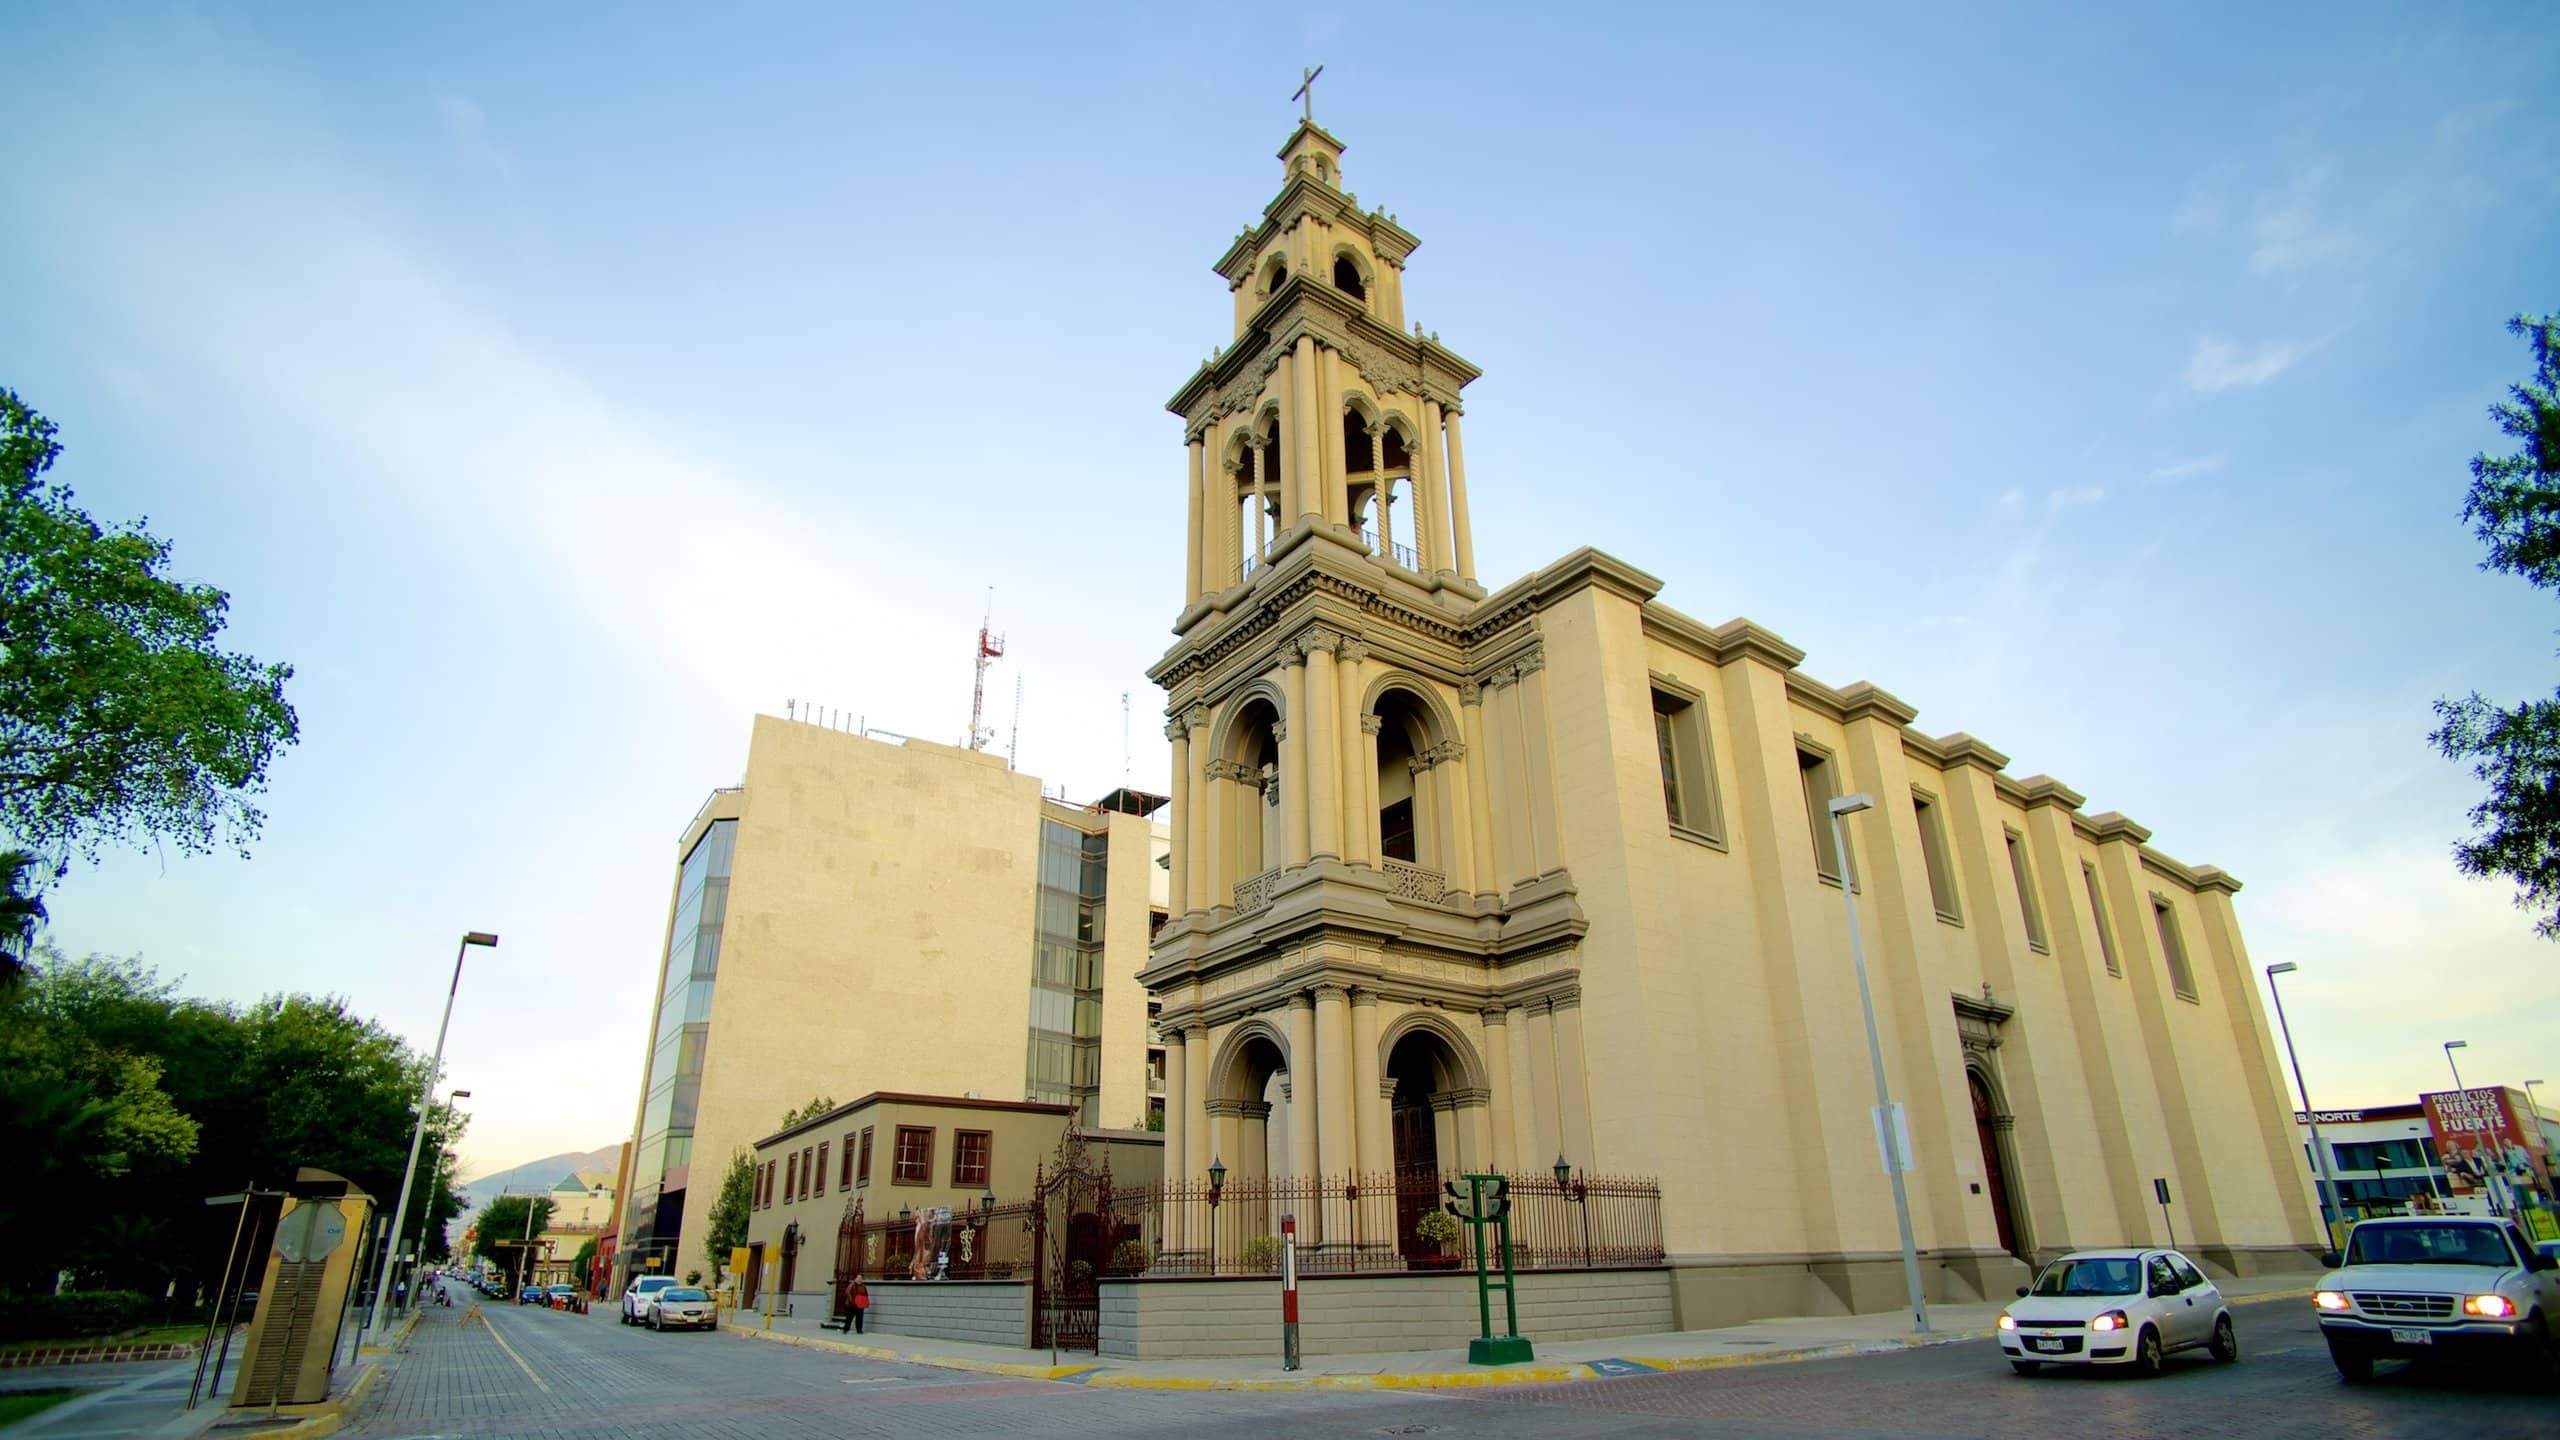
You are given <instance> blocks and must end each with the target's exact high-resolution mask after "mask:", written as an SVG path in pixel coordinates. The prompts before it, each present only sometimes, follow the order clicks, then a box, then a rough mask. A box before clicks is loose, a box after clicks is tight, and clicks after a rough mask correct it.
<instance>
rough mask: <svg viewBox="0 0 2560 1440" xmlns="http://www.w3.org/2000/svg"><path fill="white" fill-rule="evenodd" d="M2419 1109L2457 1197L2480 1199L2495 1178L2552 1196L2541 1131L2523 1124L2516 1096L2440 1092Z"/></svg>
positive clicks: (2500, 1091) (2492, 1090)
mask: <svg viewBox="0 0 2560 1440" xmlns="http://www.w3.org/2000/svg"><path fill="white" fill-rule="evenodd" d="M2418 1103H2419V1104H2421V1105H2423V1106H2425V1107H2426V1111H2427V1128H2428V1130H2430V1131H2432V1132H2433V1133H2434V1136H2435V1142H2436V1154H2437V1155H2438V1156H2439V1157H2440V1158H2441V1160H2442V1163H2443V1165H2444V1173H2445V1180H2446V1183H2447V1186H2448V1188H2450V1189H2451V1190H2452V1191H2453V1193H2454V1194H2456V1195H2475V1194H2478V1193H2480V1192H2481V1191H2483V1190H2485V1189H2488V1188H2489V1187H2488V1183H2487V1182H2488V1180H2489V1177H2491V1176H2493V1175H2503V1176H2505V1177H2506V1179H2507V1182H2508V1184H2509V1185H2510V1186H2512V1187H2517V1188H2524V1189H2533V1190H2540V1191H2542V1192H2543V1193H2545V1194H2549V1193H2550V1190H2551V1168H2550V1159H2549V1157H2548V1156H2546V1155H2545V1154H2544V1153H2543V1149H2542V1127H2541V1126H2539V1125H2526V1124H2523V1123H2522V1122H2521V1121H2520V1119H2519V1118H2518V1107H2517V1106H2516V1104H2515V1100H2514V1094H2513V1092H2512V1091H2509V1090H2507V1089H2505V1088H2504V1087H2501V1086H2488V1087H2484V1088H2482V1089H2478V1090H2438V1091H2435V1092H2433V1093H2431V1094H2426V1095H2421V1096H2419V1097H2418Z"/></svg>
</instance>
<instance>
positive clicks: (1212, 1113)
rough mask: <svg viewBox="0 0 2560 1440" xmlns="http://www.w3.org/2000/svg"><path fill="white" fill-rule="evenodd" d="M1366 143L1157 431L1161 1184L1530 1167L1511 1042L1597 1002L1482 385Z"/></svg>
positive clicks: (1280, 231)
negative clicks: (1163, 1070)
mask: <svg viewBox="0 0 2560 1440" xmlns="http://www.w3.org/2000/svg"><path fill="white" fill-rule="evenodd" d="M1345 149H1346V147H1345V146H1344V145H1343V143H1342V141H1341V140H1339V139H1338V138H1336V137H1335V136H1334V135H1332V134H1331V133H1330V132H1328V131H1326V130H1325V129H1323V128H1322V127H1321V126H1318V125H1317V124H1316V123H1315V122H1314V120H1313V119H1312V117H1310V118H1306V119H1303V120H1302V121H1301V122H1300V123H1299V124H1298V125H1297V127H1296V128H1295V129H1294V130H1292V131H1291V132H1290V134H1289V137H1288V139H1287V140H1286V142H1284V143H1283V144H1282V145H1281V147H1280V150H1279V154H1278V159H1279V161H1280V171H1281V173H1280V189H1279V193H1278V194H1277V195H1275V196H1274V197H1273V198H1272V199H1271V201H1270V202H1269V203H1268V204H1266V205H1265V206H1264V207H1263V210H1262V214H1261V216H1260V217H1259V219H1257V220H1256V221H1254V222H1253V223H1250V224H1247V225H1246V226H1244V227H1243V228H1242V229H1241V230H1240V231H1239V232H1238V233H1237V235H1236V236H1235V237H1234V239H1233V240H1232V241H1230V242H1229V244H1228V245H1227V247H1226V250H1225V252H1224V253H1223V254H1222V255H1220V256H1219V257H1218V260H1217V263H1216V265H1215V267H1214V268H1215V269H1216V270H1217V272H1218V275H1219V277H1220V278H1222V279H1223V280H1225V281H1226V283H1227V289H1228V292H1229V294H1230V295H1231V296H1232V297H1233V302H1234V303H1233V321H1232V324H1233V330H1232V333H1231V334H1230V335H1229V336H1228V337H1227V338H1226V340H1225V341H1224V343H1222V344H1219V345H1217V346H1216V347H1215V348H1213V349H1212V350H1211V351H1210V353H1209V355H1208V357H1207V358H1206V359H1205V360H1204V361H1203V362H1202V363H1201V365H1200V367H1199V368H1198V369H1197V370H1195V371H1194V372H1193V373H1192V374H1191V376H1190V378H1189V379H1187V380H1185V381H1184V382H1183V384H1182V387H1181V388H1180V389H1179V390H1178V391H1176V392H1175V394H1174V396H1173V398H1172V400H1171V401H1170V402H1168V404H1167V407H1166V408H1168V409H1170V410H1171V411H1172V412H1173V413H1174V414H1175V415H1177V416H1180V417H1181V419H1182V424H1183V439H1184V442H1185V445H1186V452H1187V453H1186V462H1185V471H1184V473H1185V476H1186V487H1185V500H1184V506H1185V510H1186V512H1187V516H1188V524H1187V527H1186V530H1185V535H1186V538H1187V549H1186V556H1185V563H1184V586H1183V593H1182V603H1181V605H1180V607H1179V610H1178V613H1177V614H1176V615H1175V617H1174V623H1173V630H1174V635H1175V640H1174V644H1173V646H1172V648H1171V649H1169V650H1168V651H1167V652H1166V653H1165V655H1164V657H1163V658H1162V659H1161V660H1159V661H1158V662H1157V663H1156V664H1155V665H1154V666H1153V667H1152V668H1151V670H1150V672H1149V674H1150V676H1151V678H1153V679H1154V680H1155V681H1156V683H1157V684H1159V685H1161V686H1162V687H1163V688H1164V690H1165V693H1166V715H1167V720H1168V723H1167V725H1166V727H1165V734H1166V737H1167V738H1168V739H1169V740H1170V741H1171V742H1172V751H1173V770H1174V780H1173V822H1172V823H1173V847H1172V855H1171V859H1170V865H1169V868H1170V870H1171V880H1170V897H1171V898H1170V906H1169V908H1170V910H1171V912H1172V916H1171V919H1170V920H1169V922H1168V923H1167V924H1166V926H1165V927H1164V929H1163V931H1162V932H1161V933H1160V935H1159V937H1158V939H1157V942H1156V946H1155V950H1154V952H1153V955H1152V957H1151V958H1150V960H1149V962H1148V966H1147V969H1146V971H1145V973H1144V974H1143V975H1142V976H1141V979H1142V980H1143V981H1144V982H1145V983H1146V985H1147V987H1148V989H1149V990H1150V991H1151V992H1152V993H1153V994H1154V995H1155V996H1156V998H1157V1000H1158V1002H1159V1003H1160V1005H1161V1007H1162V1019H1163V1025H1164V1033H1165V1039H1166V1042H1167V1050H1168V1057H1167V1058H1168V1061H1169V1065H1168V1070H1169V1074H1168V1076H1167V1081H1166V1107H1165V1109H1166V1116H1167V1131H1166V1145H1165V1151H1166V1154H1165V1163H1166V1173H1167V1175H1168V1176H1169V1177H1184V1178H1194V1179H1196V1178H1197V1177H1198V1176H1199V1175H1200V1174H1202V1173H1205V1171H1206V1170H1207V1168H1208V1166H1209V1163H1210V1161H1211V1160H1212V1159H1222V1160H1224V1162H1225V1163H1226V1164H1227V1165H1228V1166H1229V1168H1230V1169H1231V1170H1237V1171H1239V1172H1240V1173H1246V1174H1251V1173H1253V1172H1254V1171H1256V1170H1259V1169H1260V1168H1261V1167H1262V1166H1263V1165H1264V1163H1265V1161H1266V1157H1277V1156H1282V1155H1285V1157H1286V1158H1285V1160H1280V1159H1272V1160H1271V1162H1270V1163H1272V1164H1274V1165H1284V1166H1285V1168H1286V1169H1287V1170H1288V1172H1289V1173H1292V1174H1301V1175H1311V1174H1316V1173H1319V1171H1320V1172H1321V1173H1324V1174H1327V1175H1335V1176H1340V1175H1346V1174H1363V1175H1368V1174H1385V1173H1387V1172H1389V1171H1391V1170H1394V1169H1397V1168H1399V1167H1406V1166H1409V1165H1414V1164H1423V1163H1436V1164H1440V1165H1444V1166H1446V1165H1454V1164H1457V1163H1461V1162H1463V1163H1466V1164H1470V1165H1474V1166H1477V1167H1479V1168H1484V1167H1494V1166H1497V1165H1500V1166H1508V1165H1510V1164H1511V1163H1512V1162H1513V1160H1514V1159H1515V1158H1516V1157H1515V1156H1514V1154H1513V1151H1514V1149H1515V1148H1516V1146H1515V1144H1514V1126H1513V1122H1512V1120H1511V1119H1510V1118H1508V1117H1506V1116H1504V1115H1502V1114H1501V1113H1500V1112H1499V1111H1498V1110H1497V1108H1496V1107H1497V1105H1498V1103H1499V1102H1498V1101H1497V1100H1496V1098H1495V1097H1496V1096H1497V1095H1499V1094H1502V1093H1505V1092H1507V1090H1508V1087H1509V1081H1508V1079H1507V1070H1508V1065H1509V1063H1510V1059H1511V1056H1512V1052H1513V1050H1514V1049H1516V1048H1518V1047H1517V1046H1514V1045H1512V1044H1510V1043H1507V1042H1506V1041H1505V1040H1504V1038H1503V1031H1502V1027H1503V1025H1504V1024H1505V1017H1506V1016H1507V1015H1511V1014H1524V1013H1525V1011H1524V1010H1523V1007H1524V1006H1526V1005H1529V1004H1531V1003H1536V1004H1540V1005H1544V1004H1545V1003H1546V1001H1545V1000H1544V999H1543V998H1540V997H1543V996H1546V995H1548V994H1550V993H1551V992H1557V991H1562V990H1571V989H1572V988H1573V987H1574V986H1575V985H1576V983H1577V982H1576V975H1577V973H1578V972H1576V971H1575V970H1574V968H1573V965H1572V963H1571V958H1572V946H1573V944H1574V943H1575V941H1576V939H1577V937H1578V936H1579V935H1580V934H1581V932H1582V929H1583V922H1582V918H1581V914H1580V911H1579V909H1578V908H1577V907H1576V905H1575V902H1574V899H1573V890H1572V886H1571V884H1570V882H1569V880H1568V879H1567V877H1566V876H1565V873H1564V869H1563V865H1562V861H1561V858H1560V854H1559V849H1558V846H1557V842H1556V836H1555V833H1554V832H1555V806H1554V804H1553V800H1552V782H1551V767H1550V764H1549V758H1548V746H1547V740H1546V729H1545V719H1544V715H1545V712H1544V682H1545V677H1544V676H1543V674H1540V673H1538V672H1539V671H1540V670H1541V669H1542V665H1543V662H1542V659H1541V655H1540V651H1539V649H1538V641H1537V637H1536V634H1535V622H1534V621H1533V619H1531V618H1530V616H1529V612H1528V609H1527V607H1525V606H1516V605H1513V606H1504V607H1500V609H1499V613H1493V611H1494V607H1488V606H1487V605H1486V604H1485V603H1484V602H1485V600H1486V593H1485V590H1484V588H1483V587H1482V586H1481V585H1480V584H1479V583H1478V582H1477V579H1476V565H1475V538H1474V533H1473V529H1472V527H1471V525H1470V523H1469V517H1468V511H1467V482H1466V458H1465V448H1464V441H1463V437H1462V433H1461V425H1460V416H1461V414H1462V412H1463V405H1462V403H1461V400H1460V395H1461V392H1462V391H1463V390H1464V389H1465V387H1466V386H1467V385H1468V383H1470V382H1471V381H1473V380H1474V379H1475V378H1476V377H1477V375H1478V374H1479V373H1480V372H1479V371H1478V370H1477V369H1476V367H1475V366H1474V365H1472V364H1470V363H1468V362H1467V361H1466V360H1465V359H1464V358H1462V357H1460V356H1459V355H1458V354H1457V353H1456V352H1454V351H1452V350H1450V349H1448V348H1447V347H1446V346H1444V345H1442V344H1441V343H1440V339H1439V337H1438V336H1437V335H1434V334H1430V333H1428V332H1427V331H1425V330H1424V329H1423V327H1422V326H1421V325H1419V324H1417V323H1413V322H1411V321H1409V320H1408V319H1407V317H1406V297H1405V289H1404V280H1405V268H1406V264H1407V262H1408V261H1409V259H1410V258H1411V256H1412V255H1413V252H1414V250H1415V248H1416V247H1417V246H1418V245H1419V244H1420V242H1419V240H1417V239H1416V238H1415V236H1414V235H1413V233H1412V232H1411V231H1408V230H1406V229H1405V228H1404V227H1403V226H1402V225H1400V224H1398V223H1397V222H1396V219H1395V217H1394V216H1393V215H1392V214H1389V213H1388V212H1387V211H1385V210H1384V209H1380V208H1371V207H1364V206H1363V205H1362V204H1361V202H1360V199H1359V197H1358V196H1357V195H1355V194H1354V193H1353V192H1352V191H1350V190H1349V189H1347V188H1346V186H1347V183H1348V182H1347V179H1346V177H1345V174H1344V171H1343V155H1344V151H1345ZM1496 757H1499V758H1496ZM1541 796H1545V797H1547V798H1546V799H1544V800H1543V801H1542V800H1540V799H1539V798H1538V797H1541ZM1560 951H1561V952H1562V953H1561V955H1559V952H1560ZM1532 962H1534V963H1532ZM1425 976H1427V977H1429V978H1420V977H1425ZM1539 1014H1540V1015H1541V1016H1545V1015H1546V1014H1547V1012H1546V1011H1545V1010H1540V1011H1539ZM1452 1016H1455V1017H1458V1018H1456V1019H1452V1018H1450V1017H1452ZM1522 1023H1523V1024H1524V1025H1525V1024H1526V1023H1527V1022H1526V1021H1525V1020H1524V1021H1523V1022H1522ZM1541 1023H1545V1022H1544V1021H1543V1020H1542V1021H1541ZM1382 1027H1383V1029H1382ZM1425 1031H1427V1032H1428V1033H1421V1032H1425ZM1542 1033H1543V1032H1542ZM1577 1033H1578V1032H1577ZM1520 1043H1521V1045H1525V1044H1526V1042H1525V1040H1523V1041H1521V1042H1520ZM1541 1043H1542V1044H1548V1049H1547V1050H1545V1051H1541V1052H1540V1053H1541V1054H1544V1055H1555V1054H1561V1053H1562V1049H1561V1042H1554V1043H1549V1042H1547V1041H1542V1042H1541ZM1577 1043H1578V1042H1577ZM1381 1046H1384V1047H1385V1048H1384V1049H1382V1048H1381ZM1391 1054H1392V1055H1393V1056H1396V1057H1402V1058H1400V1059H1398V1060H1396V1061H1395V1062H1394V1064H1395V1065H1402V1066H1403V1067H1405V1068H1404V1070H1403V1071H1401V1072H1398V1071H1395V1070H1394V1066H1393V1065H1391V1064H1390V1055H1391ZM1526 1055H1527V1052H1526V1051H1525V1050H1522V1051H1521V1056H1522V1059H1523V1061H1524V1063H1525V1060H1526ZM1398 1074H1401V1075H1402V1078H1401V1079H1399V1078H1397V1075H1398ZM1524 1093H1525V1092H1524ZM1394 1097H1402V1098H1401V1099H1397V1098H1394ZM1391 1105H1392V1106H1393V1107H1395V1108H1393V1113H1392V1114H1391V1113H1390V1110H1391ZM1524 1113H1525V1112H1524ZM1284 1129H1285V1132H1286V1133H1285V1144H1284V1143H1283V1141H1282V1138H1281V1137H1282V1132H1283V1130H1284ZM1415 1146H1422V1147H1425V1148H1428V1149H1430V1150H1431V1151H1432V1152H1433V1153H1432V1154H1431V1155H1421V1154H1419V1153H1418V1152H1417V1153H1408V1151H1409V1150H1411V1149H1412V1148H1413V1147H1415ZM1523 1163H1538V1164H1542V1163H1544V1157H1529V1158H1528V1160H1527V1161H1525V1162H1523ZM1339 1218H1341V1217H1337V1219H1339ZM1373 1218H1374V1217H1373ZM1390 1218H1391V1217H1390ZM1371 1233H1372V1234H1375V1233H1378V1232H1377V1230H1376V1228H1375V1227H1374V1226H1373V1227H1372V1231H1371Z"/></svg>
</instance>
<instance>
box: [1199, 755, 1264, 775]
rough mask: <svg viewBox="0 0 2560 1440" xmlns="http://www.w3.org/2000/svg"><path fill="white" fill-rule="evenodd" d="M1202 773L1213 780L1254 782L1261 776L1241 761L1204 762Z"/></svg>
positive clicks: (1214, 760) (1201, 768)
mask: <svg viewBox="0 0 2560 1440" xmlns="http://www.w3.org/2000/svg"><path fill="white" fill-rule="evenodd" d="M1200 773H1201V774H1202V775H1204V776H1207V777H1208V778H1209V779H1212V780H1254V779H1259V778H1260V776H1259V775H1257V774H1256V773H1255V771H1254V768H1253V767H1252V766H1250V765H1247V764H1245V763H1244V762H1243V761H1241V760H1220V759H1212V760H1208V761H1204V762H1203V763H1202V764H1201V766H1200Z"/></svg>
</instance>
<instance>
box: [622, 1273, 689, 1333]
mask: <svg viewBox="0 0 2560 1440" xmlns="http://www.w3.org/2000/svg"><path fill="white" fill-rule="evenodd" d="M675 1283H676V1277H674V1276H673V1275H643V1276H641V1277H640V1278H639V1279H637V1280H634V1281H632V1282H631V1288H630V1289H628V1290H625V1291H623V1292H622V1323H623V1324H625V1325H644V1324H647V1323H648V1320H649V1301H650V1299H651V1298H652V1297H654V1296H655V1295H656V1294H657V1293H658V1292H659V1291H661V1290H664V1289H666V1288H667V1287H668V1286H670V1285H673V1284H675Z"/></svg>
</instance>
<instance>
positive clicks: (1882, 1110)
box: [1829, 795, 1929, 1334]
mask: <svg viewBox="0 0 2560 1440" xmlns="http://www.w3.org/2000/svg"><path fill="white" fill-rule="evenodd" d="M1875 803H1876V802H1875V797H1873V796H1871V795H1843V796H1841V797H1840V798H1839V799H1837V800H1834V801H1832V802H1831V804H1830V806H1829V809H1830V811H1831V848H1832V850H1833V851H1835V852H1836V853H1838V855H1839V856H1840V860H1841V866H1840V901H1841V903H1842V904H1843V905H1846V906H1847V907H1848V911H1849V957H1850V959H1851V961H1852V962H1853V963H1855V964H1856V966H1857V969H1858V1009H1859V1010H1860V1011H1862V1012H1863V1013H1864V1014H1865V1015H1866V1020H1867V1064H1868V1066H1869V1067H1870V1068H1872V1069H1873V1070H1874V1071H1875V1077H1876V1136H1877V1139H1878V1141H1879V1144H1880V1148H1881V1149H1882V1151H1883V1152H1884V1154H1885V1155H1886V1157H1887V1163H1886V1165H1885V1176H1886V1178H1887V1179H1889V1180H1891V1181H1892V1182H1893V1221H1894V1225H1895V1226H1896V1227H1897V1228H1898V1229H1900V1231H1901V1232H1902V1283H1903V1286H1904V1288H1905V1289H1907V1290H1908V1291H1909V1292H1910V1295H1911V1328H1912V1329H1914V1330H1916V1331H1919V1332H1921V1333H1923V1334H1925V1333H1927V1331H1928V1329H1929V1302H1928V1300H1927V1299H1926V1298H1924V1297H1923V1296H1922V1295H1921V1293H1920V1249H1919V1247H1918V1246H1917V1245H1916V1244H1914V1243H1913V1242H1912V1239H1911V1197H1910V1195H1909V1194H1908V1193H1906V1192H1905V1190H1904V1189H1903V1184H1902V1159H1903V1156H1902V1136H1901V1131H1900V1129H1899V1128H1898V1127H1897V1126H1895V1124H1894V1123H1893V1092H1892V1090H1891V1089H1889V1088H1888V1087H1887V1086H1886V1084H1885V1079H1884V1042H1883V1041H1881V1040H1879V1039H1877V1038H1876V1002H1875V998H1874V996H1873V995H1871V994H1870V993H1869V992H1868V990H1867V952H1866V947H1865V946H1864V945H1862V944H1861V943H1860V942H1859V940H1858V894H1857V889H1856V877H1855V876H1853V875H1851V874H1850V873H1849V865H1848V859H1849V837H1848V830H1847V825H1846V822H1845V821H1844V820H1843V818H1842V817H1844V816H1849V815H1855V814H1857V813H1858V812H1859V811H1861V810H1871V809H1873V808H1875Z"/></svg>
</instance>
